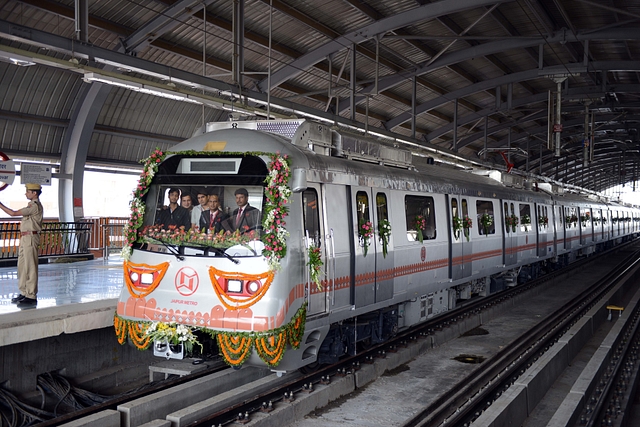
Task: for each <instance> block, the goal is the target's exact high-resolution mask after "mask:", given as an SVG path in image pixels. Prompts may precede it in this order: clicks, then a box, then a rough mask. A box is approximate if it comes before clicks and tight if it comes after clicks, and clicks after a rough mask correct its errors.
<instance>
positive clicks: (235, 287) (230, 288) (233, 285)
mask: <svg viewBox="0 0 640 427" xmlns="http://www.w3.org/2000/svg"><path fill="white" fill-rule="evenodd" d="M227 292H235V293H240V292H242V281H241V280H227Z"/></svg>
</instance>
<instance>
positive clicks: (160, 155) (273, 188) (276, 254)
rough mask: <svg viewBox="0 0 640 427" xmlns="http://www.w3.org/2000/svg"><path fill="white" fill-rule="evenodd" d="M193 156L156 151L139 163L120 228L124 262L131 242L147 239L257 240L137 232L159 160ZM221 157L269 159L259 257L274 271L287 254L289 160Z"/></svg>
mask: <svg viewBox="0 0 640 427" xmlns="http://www.w3.org/2000/svg"><path fill="white" fill-rule="evenodd" d="M195 154H199V152H198V151H194V150H188V151H176V152H169V151H162V150H160V149H158V148H156V149H155V150H154V151H153V152H152V153H151V155H150V156H149V157H147V158H146V159H144V160H142V162H141V163H142V164H143V168H142V173H141V174H140V179H139V180H138V185H137V186H136V188H135V190H134V191H133V200H132V201H131V213H130V215H129V221H128V222H127V223H126V224H125V227H124V235H125V239H126V245H125V246H124V248H123V250H122V257H123V258H124V259H125V260H127V261H128V260H129V258H130V257H131V250H132V247H133V244H134V243H136V242H144V241H149V239H153V240H157V239H162V240H163V241H165V240H164V238H167V239H169V240H170V243H171V244H180V243H199V244H204V245H206V246H218V247H231V246H233V245H236V244H245V243H247V242H249V241H251V240H255V239H256V238H257V236H256V235H255V233H253V234H249V235H247V236H239V235H238V233H230V232H227V233H221V234H219V235H215V236H211V237H209V236H203V235H201V234H200V233H196V232H195V231H194V232H191V230H183V229H175V230H168V231H167V232H165V233H163V232H162V230H160V229H159V228H158V227H154V226H149V227H145V229H144V230H140V227H141V226H142V222H143V219H144V214H145V204H144V202H143V201H142V198H143V197H144V196H145V195H146V194H147V192H148V191H149V186H150V185H151V182H152V180H153V177H154V176H155V174H156V173H157V172H158V167H159V166H160V164H161V163H162V161H163V160H164V159H165V158H166V157H167V156H168V155H195ZM225 154H238V155H255V156H260V155H263V156H264V155H267V156H269V157H270V159H271V162H270V163H269V165H268V169H269V174H268V175H267V177H266V179H265V182H266V184H267V185H266V187H265V190H264V192H265V196H266V202H265V207H264V212H265V214H264V219H263V221H262V227H263V230H264V236H263V237H262V240H263V242H264V243H265V248H264V250H263V251H262V254H263V255H264V257H265V258H266V259H267V262H268V264H269V268H270V269H271V270H273V271H277V270H278V269H279V267H280V259H281V258H282V257H284V256H285V255H286V253H287V244H286V240H287V237H289V232H288V231H287V230H286V228H285V225H286V222H285V217H286V216H287V215H288V213H289V209H288V208H287V207H286V204H287V203H289V200H290V197H291V194H292V191H291V188H290V187H289V177H290V176H291V161H290V159H289V157H288V156H287V155H286V154H285V155H280V153H279V152H276V153H264V152H248V153H243V152H239V153H233V152H229V153H225Z"/></svg>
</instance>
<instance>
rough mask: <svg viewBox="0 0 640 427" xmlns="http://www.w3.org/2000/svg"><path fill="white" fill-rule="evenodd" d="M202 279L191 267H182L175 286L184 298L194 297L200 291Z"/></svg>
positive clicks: (177, 274)
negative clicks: (199, 286)
mask: <svg viewBox="0 0 640 427" xmlns="http://www.w3.org/2000/svg"><path fill="white" fill-rule="evenodd" d="M199 284H200V279H199V278H198V273H196V271H195V270H194V269H193V268H191V267H182V268H181V269H180V270H178V272H177V273H176V279H175V285H176V290H177V291H178V293H179V294H180V295H182V296H184V297H188V296H189V295H193V294H194V293H195V291H197V290H198V285H199Z"/></svg>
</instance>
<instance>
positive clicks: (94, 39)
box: [0, 0, 640, 191]
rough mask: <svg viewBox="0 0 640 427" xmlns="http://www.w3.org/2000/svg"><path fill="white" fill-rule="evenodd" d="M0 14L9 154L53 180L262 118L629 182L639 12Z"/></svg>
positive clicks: (389, 6)
mask: <svg viewBox="0 0 640 427" xmlns="http://www.w3.org/2000/svg"><path fill="white" fill-rule="evenodd" d="M0 14H1V16H0V90H1V92H2V93H3V97H2V105H1V106H0V130H1V131H2V141H1V147H2V148H1V150H2V151H3V152H5V153H7V154H9V155H10V156H16V157H21V158H38V159H51V160H53V161H54V162H61V163H62V164H63V166H62V168H61V170H62V172H63V173H64V172H65V170H64V169H65V168H64V163H65V162H78V161H81V162H85V161H86V162H87V163H88V164H96V165H98V164H100V165H120V166H127V165H129V166H131V165H135V164H136V162H137V161H138V160H139V159H141V158H144V157H146V156H147V155H148V154H149V152H150V151H151V150H152V149H153V148H155V147H159V148H162V149H166V148H168V147H170V146H172V145H174V144H176V143H178V142H180V141H182V140H184V139H186V138H188V137H190V136H191V135H192V134H193V132H194V130H195V129H197V128H199V127H201V126H202V125H203V123H205V122H211V121H220V120H227V119H228V118H229V117H230V116H233V117H234V118H236V119H242V118H246V117H248V118H256V117H257V118H265V119H266V117H267V115H271V116H274V117H298V118H300V117H311V118H315V119H316V120H323V121H325V122H327V123H331V124H335V125H337V126H344V127H349V128H350V129H353V128H357V129H360V130H363V131H365V130H366V131H367V132H368V133H371V134H374V135H385V136H387V137H392V138H396V142H397V144H398V145H400V146H404V145H406V146H407V147H409V148H410V149H412V150H415V151H423V152H424V153H427V154H430V155H432V156H433V157H435V158H436V161H438V160H439V159H449V160H451V159H454V161H461V162H462V163H463V164H465V165H471V166H478V165H484V166H487V167H490V168H497V169H502V170H506V163H507V162H510V163H513V165H514V167H513V171H512V173H515V174H526V175H534V176H536V177H538V178H540V179H549V180H554V181H557V182H562V183H567V184H571V185H576V186H580V187H584V188H588V189H590V190H595V191H600V190H603V189H605V188H608V187H611V186H613V185H616V184H619V183H627V182H631V181H635V180H637V178H638V175H639V171H638V157H639V153H638V144H639V143H640V129H639V127H640V125H639V121H640V116H639V115H638V110H639V109H640V102H639V101H640V100H639V99H638V97H639V96H640V85H639V84H640V74H639V71H640V61H638V60H637V58H638V57H639V56H640V40H639V39H640V31H638V30H637V26H638V21H639V20H640V0H627V1H625V2H595V1H591V0H516V1H513V0H506V1H501V2H495V1H486V0H455V1H453V0H444V1H434V2H430V1H419V0H370V1H362V0H325V1H315V0H237V1H232V0H217V1H213V0H204V1H203V0H177V1H172V0H165V1H160V0H157V1H156V0H133V1H131V0H101V1H95V2H91V1H85V0H76V1H74V0H60V1H53V0H23V1H0ZM76 16H77V17H78V18H76ZM634 58H636V59H634ZM558 88H560V94H561V106H560V108H561V115H560V117H561V119H560V120H559V121H560V123H561V124H562V132H561V133H560V138H559V142H560V143H559V146H555V145H553V143H552V144H551V145H550V144H549V142H548V128H549V126H548V123H549V116H548V105H549V98H550V97H551V98H552V99H555V98H556V97H557V95H556V94H555V93H554V92H555V91H556V90H557V89H558ZM553 109H554V110H555V108H553ZM552 121H553V120H552ZM585 124H586V125H587V129H588V132H587V136H588V138H589V140H590V144H591V145H592V146H593V148H594V150H593V154H592V157H590V158H587V160H585V149H584V140H585ZM554 143H555V141H554ZM589 156H590V154H589V153H587V157H589ZM66 172H68V173H72V168H70V167H67V171H66Z"/></svg>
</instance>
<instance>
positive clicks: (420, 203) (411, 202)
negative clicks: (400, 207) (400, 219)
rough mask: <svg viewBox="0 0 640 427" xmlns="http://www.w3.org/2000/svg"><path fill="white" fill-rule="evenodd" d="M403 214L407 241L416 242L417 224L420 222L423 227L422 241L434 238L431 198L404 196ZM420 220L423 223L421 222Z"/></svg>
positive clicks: (433, 212)
mask: <svg viewBox="0 0 640 427" xmlns="http://www.w3.org/2000/svg"><path fill="white" fill-rule="evenodd" d="M404 212H405V218H406V223H407V239H408V240H409V241H411V242H413V241H416V240H418V227H419V226H420V225H419V224H418V223H419V222H422V226H423V228H422V237H423V239H425V240H430V239H435V238H436V215H435V205H434V202H433V197H424V196H404ZM419 217H422V218H419ZM422 219H424V221H421V220H422Z"/></svg>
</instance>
